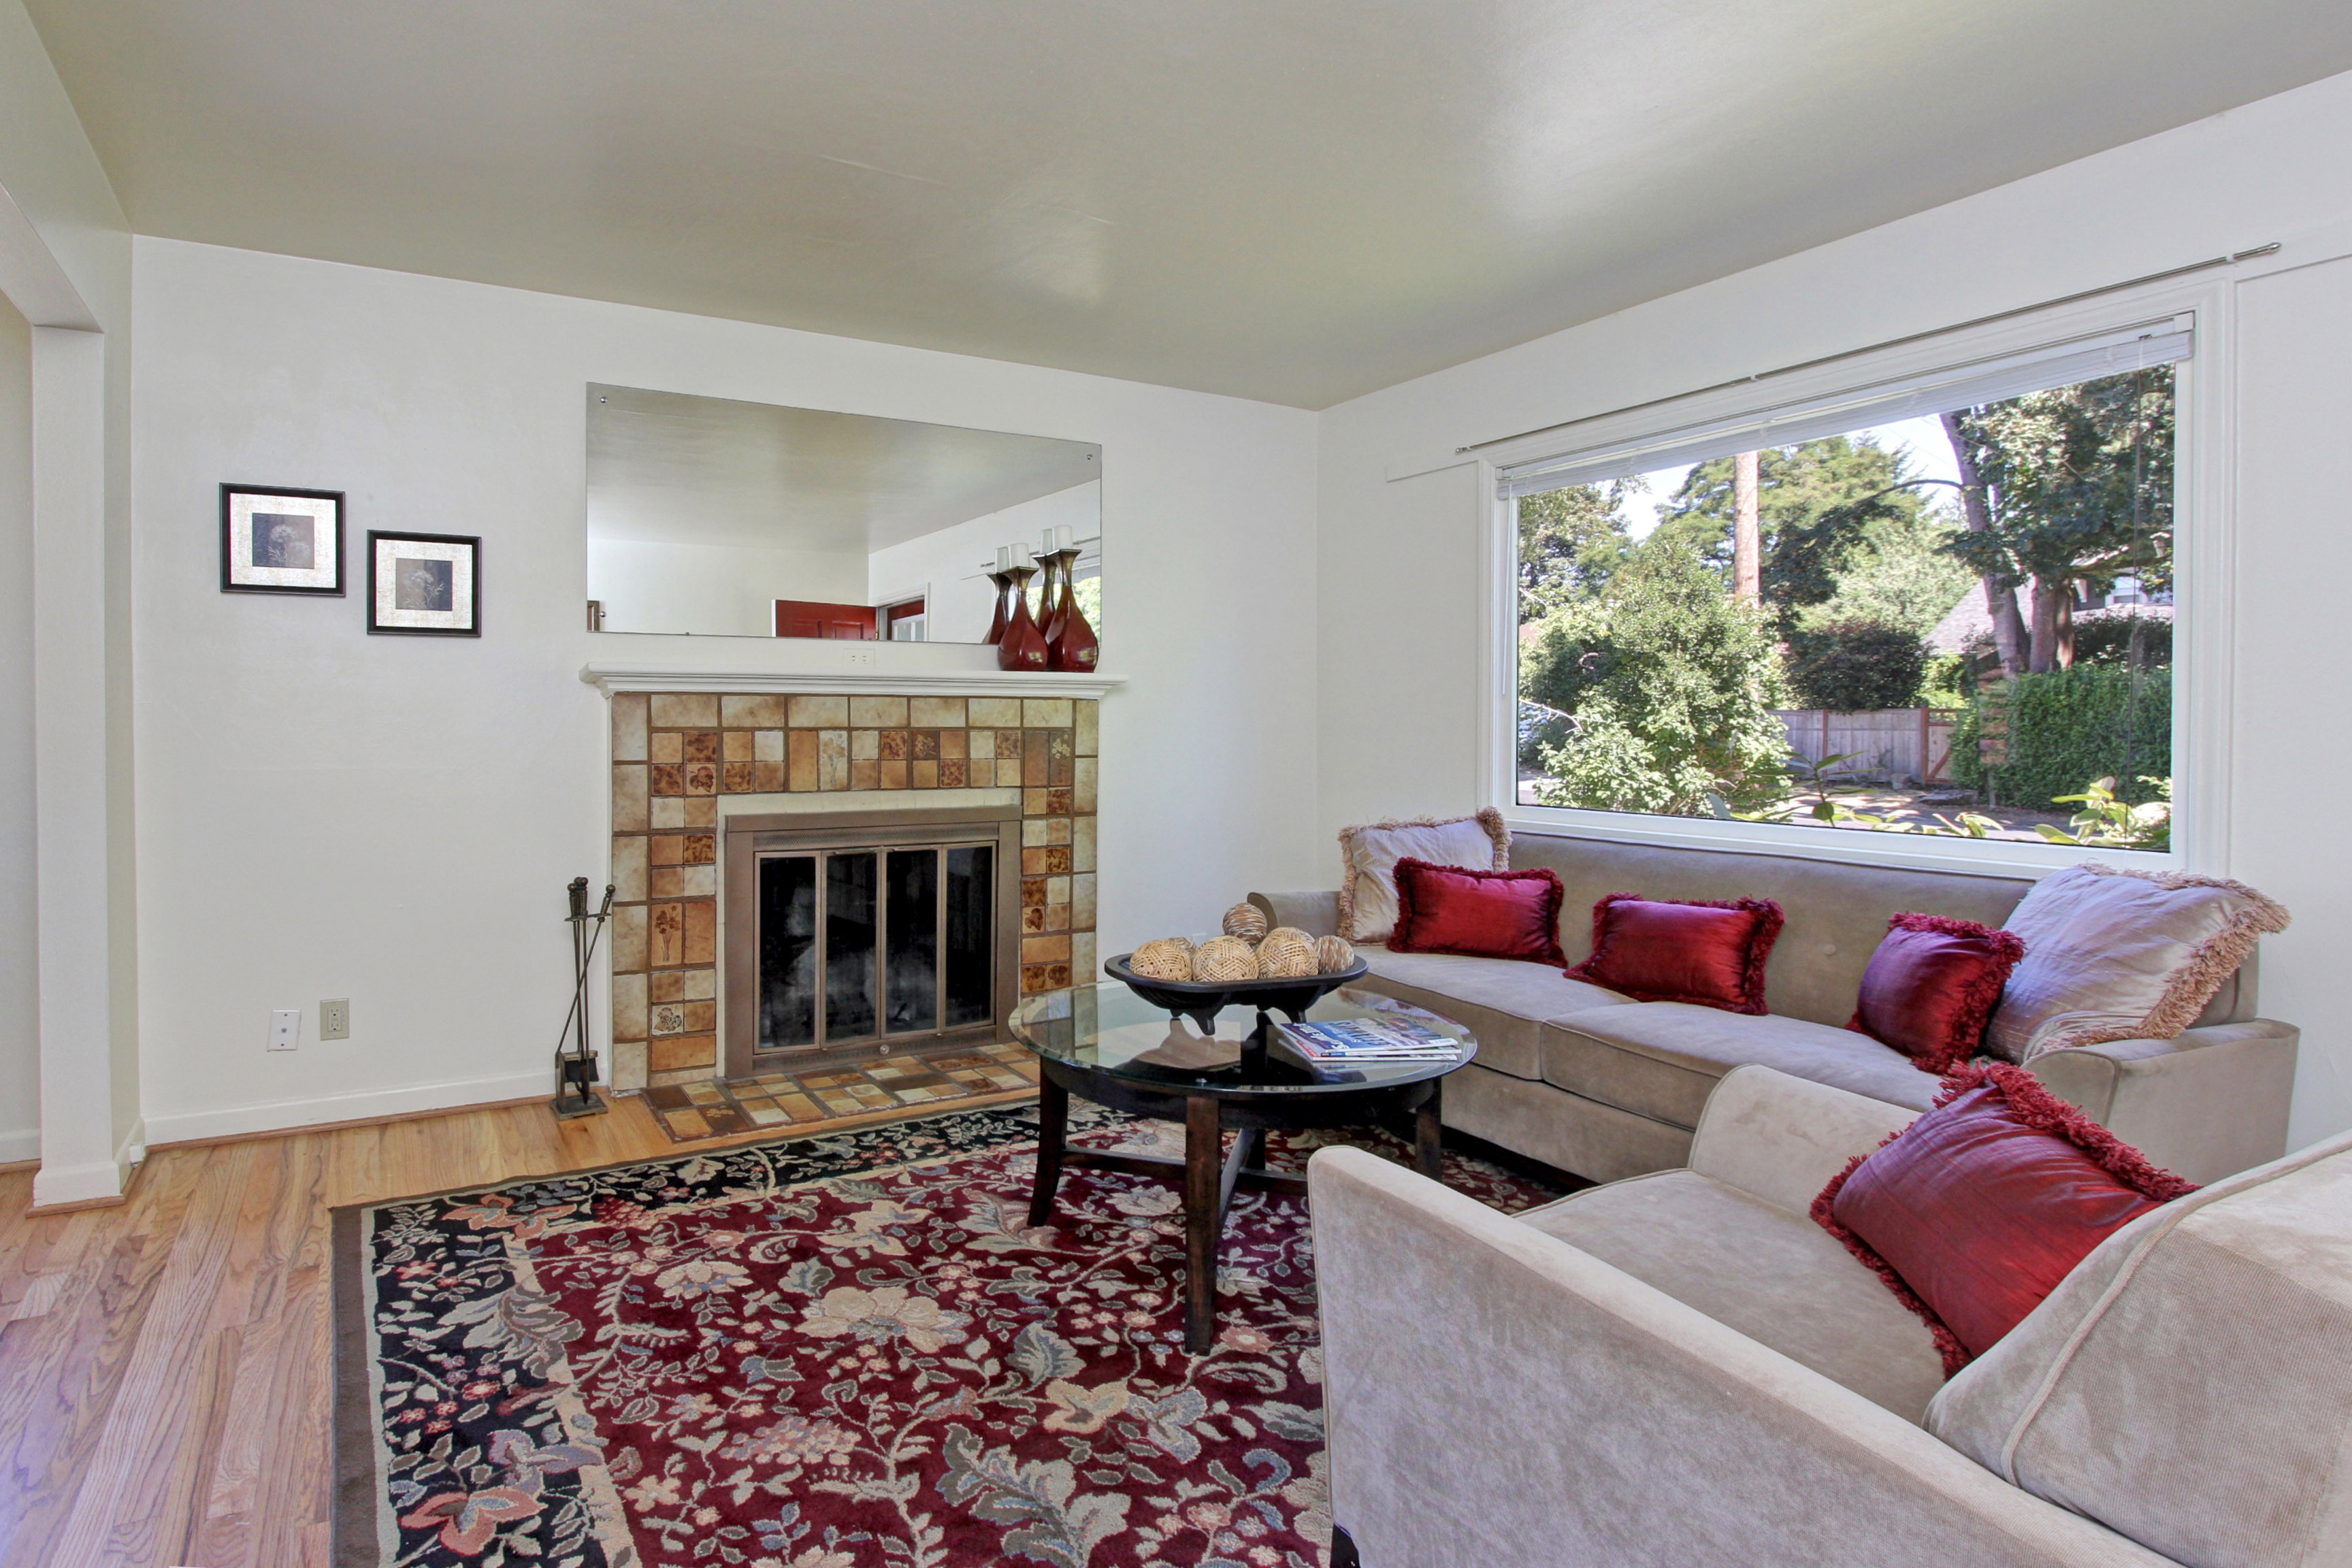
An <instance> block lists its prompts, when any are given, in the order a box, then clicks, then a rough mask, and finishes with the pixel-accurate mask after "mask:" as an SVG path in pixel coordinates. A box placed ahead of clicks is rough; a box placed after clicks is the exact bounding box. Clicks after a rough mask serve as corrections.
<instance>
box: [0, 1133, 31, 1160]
mask: <svg viewBox="0 0 2352 1568" xmlns="http://www.w3.org/2000/svg"><path fill="white" fill-rule="evenodd" d="M40 1157H41V1130H40V1129H39V1128H37V1127H27V1128H26V1129H25V1130H24V1131H22V1132H0V1165H14V1164H16V1163H20V1162H22V1161H26V1160H37V1159H39V1158H40Z"/></svg>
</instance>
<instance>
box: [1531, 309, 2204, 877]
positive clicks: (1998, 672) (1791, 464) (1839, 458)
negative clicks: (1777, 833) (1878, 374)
mask: <svg viewBox="0 0 2352 1568" xmlns="http://www.w3.org/2000/svg"><path fill="white" fill-rule="evenodd" d="M2188 353H2189V333H2188V332H2187V331H2172V332H2169V333H2161V334H2159V333H2145V334H2140V335H2138V336H2137V337H2127V338H2122V339H2119V340H2118V341H2116V342H2110V343H2107V344H2105V345H2101V346H2098V347H2096V348H2095V349H2094V350H2090V351H2084V350H2080V349H2076V350H2073V351H2067V352H2062V351H2058V350H2053V351H2051V352H2049V353H2046V354H2044V355H2043V356H2041V358H2040V359H2038V360H2035V361H2032V362H2030V363H2022V364H2017V363H2012V364H2008V365H2005V366H2003V367H2002V368H2001V369H2000V371H1999V372H1998V373H1990V374H1979V375H1977V376H1976V377H1974V378H1973V380H1971V379H1970V378H1967V377H1956V378H1953V379H1952V380H1950V381H1948V382H1946V383H1943V384H1937V385H1925V386H1916V387H1914V388H1912V389H1908V390H1906V391H1903V392H1900V393H1898V394H1894V395H1882V396H1877V397H1874V398H1873V397H1858V398H1854V399H1849V400H1846V401H1845V402H1844V404H1843V409H1842V411H1840V410H1837V409H1819V410H1809V411H1801V412H1800V413H1799V414H1796V415H1793V416H1791V415H1778V416H1770V417H1768V418H1759V419H1755V420H1749V421H1747V422H1745V423H1744V424H1743V425H1741V426H1736V427H1731V428H1727V429H1723V430H1720V431H1717V432H1716V433H1714V434H1712V435H1701V436H1698V437H1685V438H1681V439H1673V438H1668V439H1661V440H1659V441H1655V442H1652V443H1650V444H1648V445H1647V446H1646V447H1637V448H1633V449H1626V450H1621V451H1620V452H1618V453H1616V454H1608V453H1602V454H1597V455H1592V456H1570V457H1569V458H1555V459H1549V460H1546V461H1544V462H1541V463H1533V464H1521V465H1518V466H1517V468H1513V469H1508V470H1506V471H1505V472H1504V475H1503V484H1504V493H1505V495H1506V497H1507V499H1508V500H1510V501H1511V502H1512V504H1513V506H1514V508H1515V511H1516V520H1517V563H1516V574H1517V578H1516V584H1515V587H1516V597H1517V628H1516V637H1517V643H1516V648H1517V661H1516V662H1517V737H1516V741H1517V747H1516V750H1517V770H1516V771H1517V802H1518V804H1519V805H1522V806H1567V807H1580V808H1584V809H1588V810H1598V811H1612V812H1630V813H1642V814H1650V815H1663V816H1682V817H1712V818H1717V819H1720V820H1726V821H1746V822H1759V823H1787V824H1792V825H1797V826H1819V827H1822V828H1828V829H1843V830H1849V831H1868V832H1877V833H1902V834H1913V835H1928V836H1935V837H1947V838H1953V839H1979V840H2012V841H2014V840H2025V841H2031V842H2055V843H2061V844H2081V845H2088V846H2093V847H2098V848H2101V849H2103V850H2123V851H2126V852H2128V851H2132V850H2144V851H2147V850H2153V851H2161V850H2165V849H2167V848H2168V847H2169V817H2170V801H2171V789H2172V757H2171V747H2172V717H2173V701H2172V689H2173V682H2172V672H2173V656H2174V647H2175V638H2174V635H2173V634H2174V624H2173V613H2174V603H2173V562H2174V500H2173V489H2174V487H2173V475H2174V447H2175V406H2176V395H2175V394H2176V362H2178V361H2179V360H2180V359H2183V358H2185V357H2187V354H2188ZM2118 366H2120V368H2117V367H2118ZM2086 369H2088V370H2094V371H2102V372H2105V374H2082V373H2083V372H2084V370H2086Z"/></svg>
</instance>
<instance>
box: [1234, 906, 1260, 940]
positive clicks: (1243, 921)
mask: <svg viewBox="0 0 2352 1568" xmlns="http://www.w3.org/2000/svg"><path fill="white" fill-rule="evenodd" d="M1225 934H1226V935H1227V936H1237V937H1239V938H1241V939H1242V940H1243V941H1244V942H1259V941H1263V940H1264V939H1265V910H1262V909H1259V908H1258V907H1257V906H1256V905H1255V904H1235V905H1234V907H1233V908H1232V909H1229V910H1226V911H1225Z"/></svg>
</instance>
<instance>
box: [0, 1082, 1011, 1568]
mask: <svg viewBox="0 0 2352 1568" xmlns="http://www.w3.org/2000/svg"><path fill="white" fill-rule="evenodd" d="M1027 1098H1029V1096H1028V1095H1027V1094H1026V1093H1011V1094H1004V1095H996V1096H991V1097H989V1098H987V1099H986V1100H967V1101H962V1102H959V1104H957V1105H955V1106H940V1107H938V1108H936V1109H938V1110H951V1109H963V1108H966V1107H969V1106H976V1105H982V1104H1002V1103H1008V1102H1012V1101H1017V1100H1025V1099H1027ZM904 1114H906V1112H903V1111H895V1112H890V1113H887V1114H886V1115H881V1116H871V1117H858V1118H852V1119H847V1120H845V1121H838V1122H829V1123H824V1124H820V1125H816V1126H810V1127H804V1128H799V1129H794V1130H793V1134H794V1135H799V1136H805V1135H807V1134H809V1133H811V1132H816V1131H825V1130H827V1129H829V1128H838V1127H849V1126H858V1125H864V1124H866V1123H867V1122H871V1121H887V1120H890V1119H891V1117H893V1116H898V1115H904ZM780 1132H781V1130H774V1129H771V1130H765V1131H760V1132H756V1133H750V1134H744V1135H740V1136H736V1137H731V1138H712V1139H707V1140H704V1141H702V1142H696V1143H690V1144H688V1143H674V1142H671V1141H670V1139H669V1137H668V1135H667V1133H665V1132H664V1131H662V1130H661V1128H660V1126H659V1124H658V1123H656V1121H655V1120H654V1117H653V1114H652V1112H651V1111H649V1110H647V1109H646V1106H645V1104H644V1102H643V1101H641V1100H636V1099H635V1098H626V1099H618V1100H614V1104H613V1110H612V1112H611V1113H610V1114H609V1115H605V1116H597V1117H588V1118H584V1119H583V1120H580V1121H557V1120H556V1118H555V1117H554V1115H553V1114H552V1113H551V1112H550V1111H549V1110H548V1109H547V1107H546V1105H545V1104H544V1103H543V1102H538V1101H532V1102H528V1103H524V1104H519V1105H503V1106H492V1107H487V1108H484V1109H480V1110H464V1111H453V1112H451V1113H449V1114H447V1115H445V1116H435V1117H425V1118H418V1119H415V1120H411V1121H393V1122H383V1123H374V1124H369V1125H364V1126H357V1127H341V1128H334V1129H330V1130H325V1131H310V1132H296V1133H289V1134H286V1135H283V1136H278V1137H271V1138H262V1139H252V1140H247V1141H246V1142H236V1143H219V1144H211V1145H207V1146H203V1147H190V1148H177V1149H159V1150H156V1151H154V1152H152V1153H151V1154H150V1155H149V1156H148V1159H147V1163H145V1164H144V1165H143V1166H142V1167H141V1169H140V1171H139V1173H138V1176H137V1178H136V1180H134V1181H133V1183H132V1184H131V1194H130V1201H129V1202H128V1203H125V1204H121V1205H117V1206H115V1207H112V1208H99V1209H83V1210H80V1211H78V1212H75V1213H69V1214H61V1215H47V1216H42V1217H35V1216H33V1215H29V1214H28V1213H27V1212H26V1211H27V1209H28V1208H29V1207H30V1205H31V1202H32V1188H33V1173H32V1172H31V1171H29V1170H17V1171H8V1172H0V1568H180V1565H183V1564H184V1565H187V1568H315V1565H317V1564H321V1563H324V1562H325V1561H326V1556H327V1485H328V1461H329V1455H328V1421H329V1408H328V1402H329V1398H330V1394H331V1388H330V1383H329V1376H328V1355H327V1300H328V1252H327V1248H328V1211H329V1210H330V1209H331V1208H336V1207H340V1206H341V1205H345V1204H354V1203H367V1202H375V1201H380V1200H383V1199H386V1198H395V1197H408V1196H414V1195H416V1194H423V1193H430V1192H440V1191H445V1190H447V1189H449V1188H453V1187H467V1186H473V1185H476V1184H486V1183H492V1182H503V1181H510V1180H514V1179H516V1178H519V1177H524V1176H535V1175H546V1174H550V1173H555V1172H559V1171H578V1170H587V1169H591V1168H593V1167H595V1166H599V1165H611V1164H618V1163H623V1162H625V1161H630V1160H643V1159H653V1158H657V1157H659V1156H661V1155H664V1154H668V1153H673V1152H682V1151H688V1150H693V1149H703V1148H713V1149H716V1148H726V1147H729V1146H731V1145H734V1144H739V1143H751V1142H761V1141H763V1140H767V1139H772V1138H775V1137H777V1136H779V1135H780Z"/></svg>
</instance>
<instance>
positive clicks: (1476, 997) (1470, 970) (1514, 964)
mask: <svg viewBox="0 0 2352 1568" xmlns="http://www.w3.org/2000/svg"><path fill="white" fill-rule="evenodd" d="M1362 951H1363V956H1364V958H1365V959H1366V960H1367V961H1369V962H1370V964H1371V966H1372V972H1371V973H1370V974H1369V975H1367V976H1365V977H1364V978H1363V979H1362V980H1361V981H1359V982H1358V984H1360V985H1362V986H1363V987H1364V988H1365V989H1367V990H1370V991H1377V992H1379V993H1380V994H1381V995H1383V996H1394V997H1395V998H1397V999H1398V1000H1399V1001H1401V1002H1411V1003H1412V1004H1413V1005H1416V1006H1421V1007H1426V1008H1428V1009H1429V1010H1430V1011H1431V1012H1433V1013H1437V1014H1442V1015H1443V1016H1445V1017H1448V1018H1451V1019H1453V1020H1454V1022H1455V1023H1457V1024H1460V1025H1462V1026H1465V1028H1467V1029H1468V1030H1469V1031H1470V1032H1471V1033H1472V1034H1474V1035H1475V1036H1477V1037H1478V1061H1479V1064H1480V1065H1481V1066H1484V1067H1487V1068H1493V1069H1494V1070H1495V1071H1496V1072H1506V1073H1509V1074H1510V1075H1511V1076H1513V1077H1514V1078H1530V1079H1539V1078H1541V1077H1542V1076H1543V1068H1542V1065H1541V1061H1540V1059H1539V1057H1538V1045H1537V1040H1538V1035H1539V1034H1540V1032H1541V1030H1542V1028H1543V1020H1544V1019H1546V1018H1558V1017H1564V1016H1569V1015H1570V1014H1576V1013H1582V1012H1587V1011H1589V1010H1591V1009H1592V1008H1595V1007H1611V1008H1615V1007H1621V1006H1623V1005H1627V1004H1626V1000H1625V998H1624V997H1622V996H1620V995H1618V994H1616V993H1615V992H1613V991H1603V990H1602V989H1601V987H1600V986H1598V985H1587V984H1584V983H1583V982H1582V981H1580V980H1570V979H1569V978H1567V977H1566V976H1565V975H1563V974H1561V973H1560V972H1559V970H1557V969H1547V968H1544V967H1542V966H1540V965H1538V964H1533V963H1521V962H1520V961H1519V960H1517V959H1512V958H1462V957H1457V956H1455V955H1454V954H1451V953H1437V952H1391V951H1390V950H1389V949H1387V948H1384V947H1368V948H1365V949H1363V950H1362ZM1880 1048H1881V1049H1885V1047H1880Z"/></svg>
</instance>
